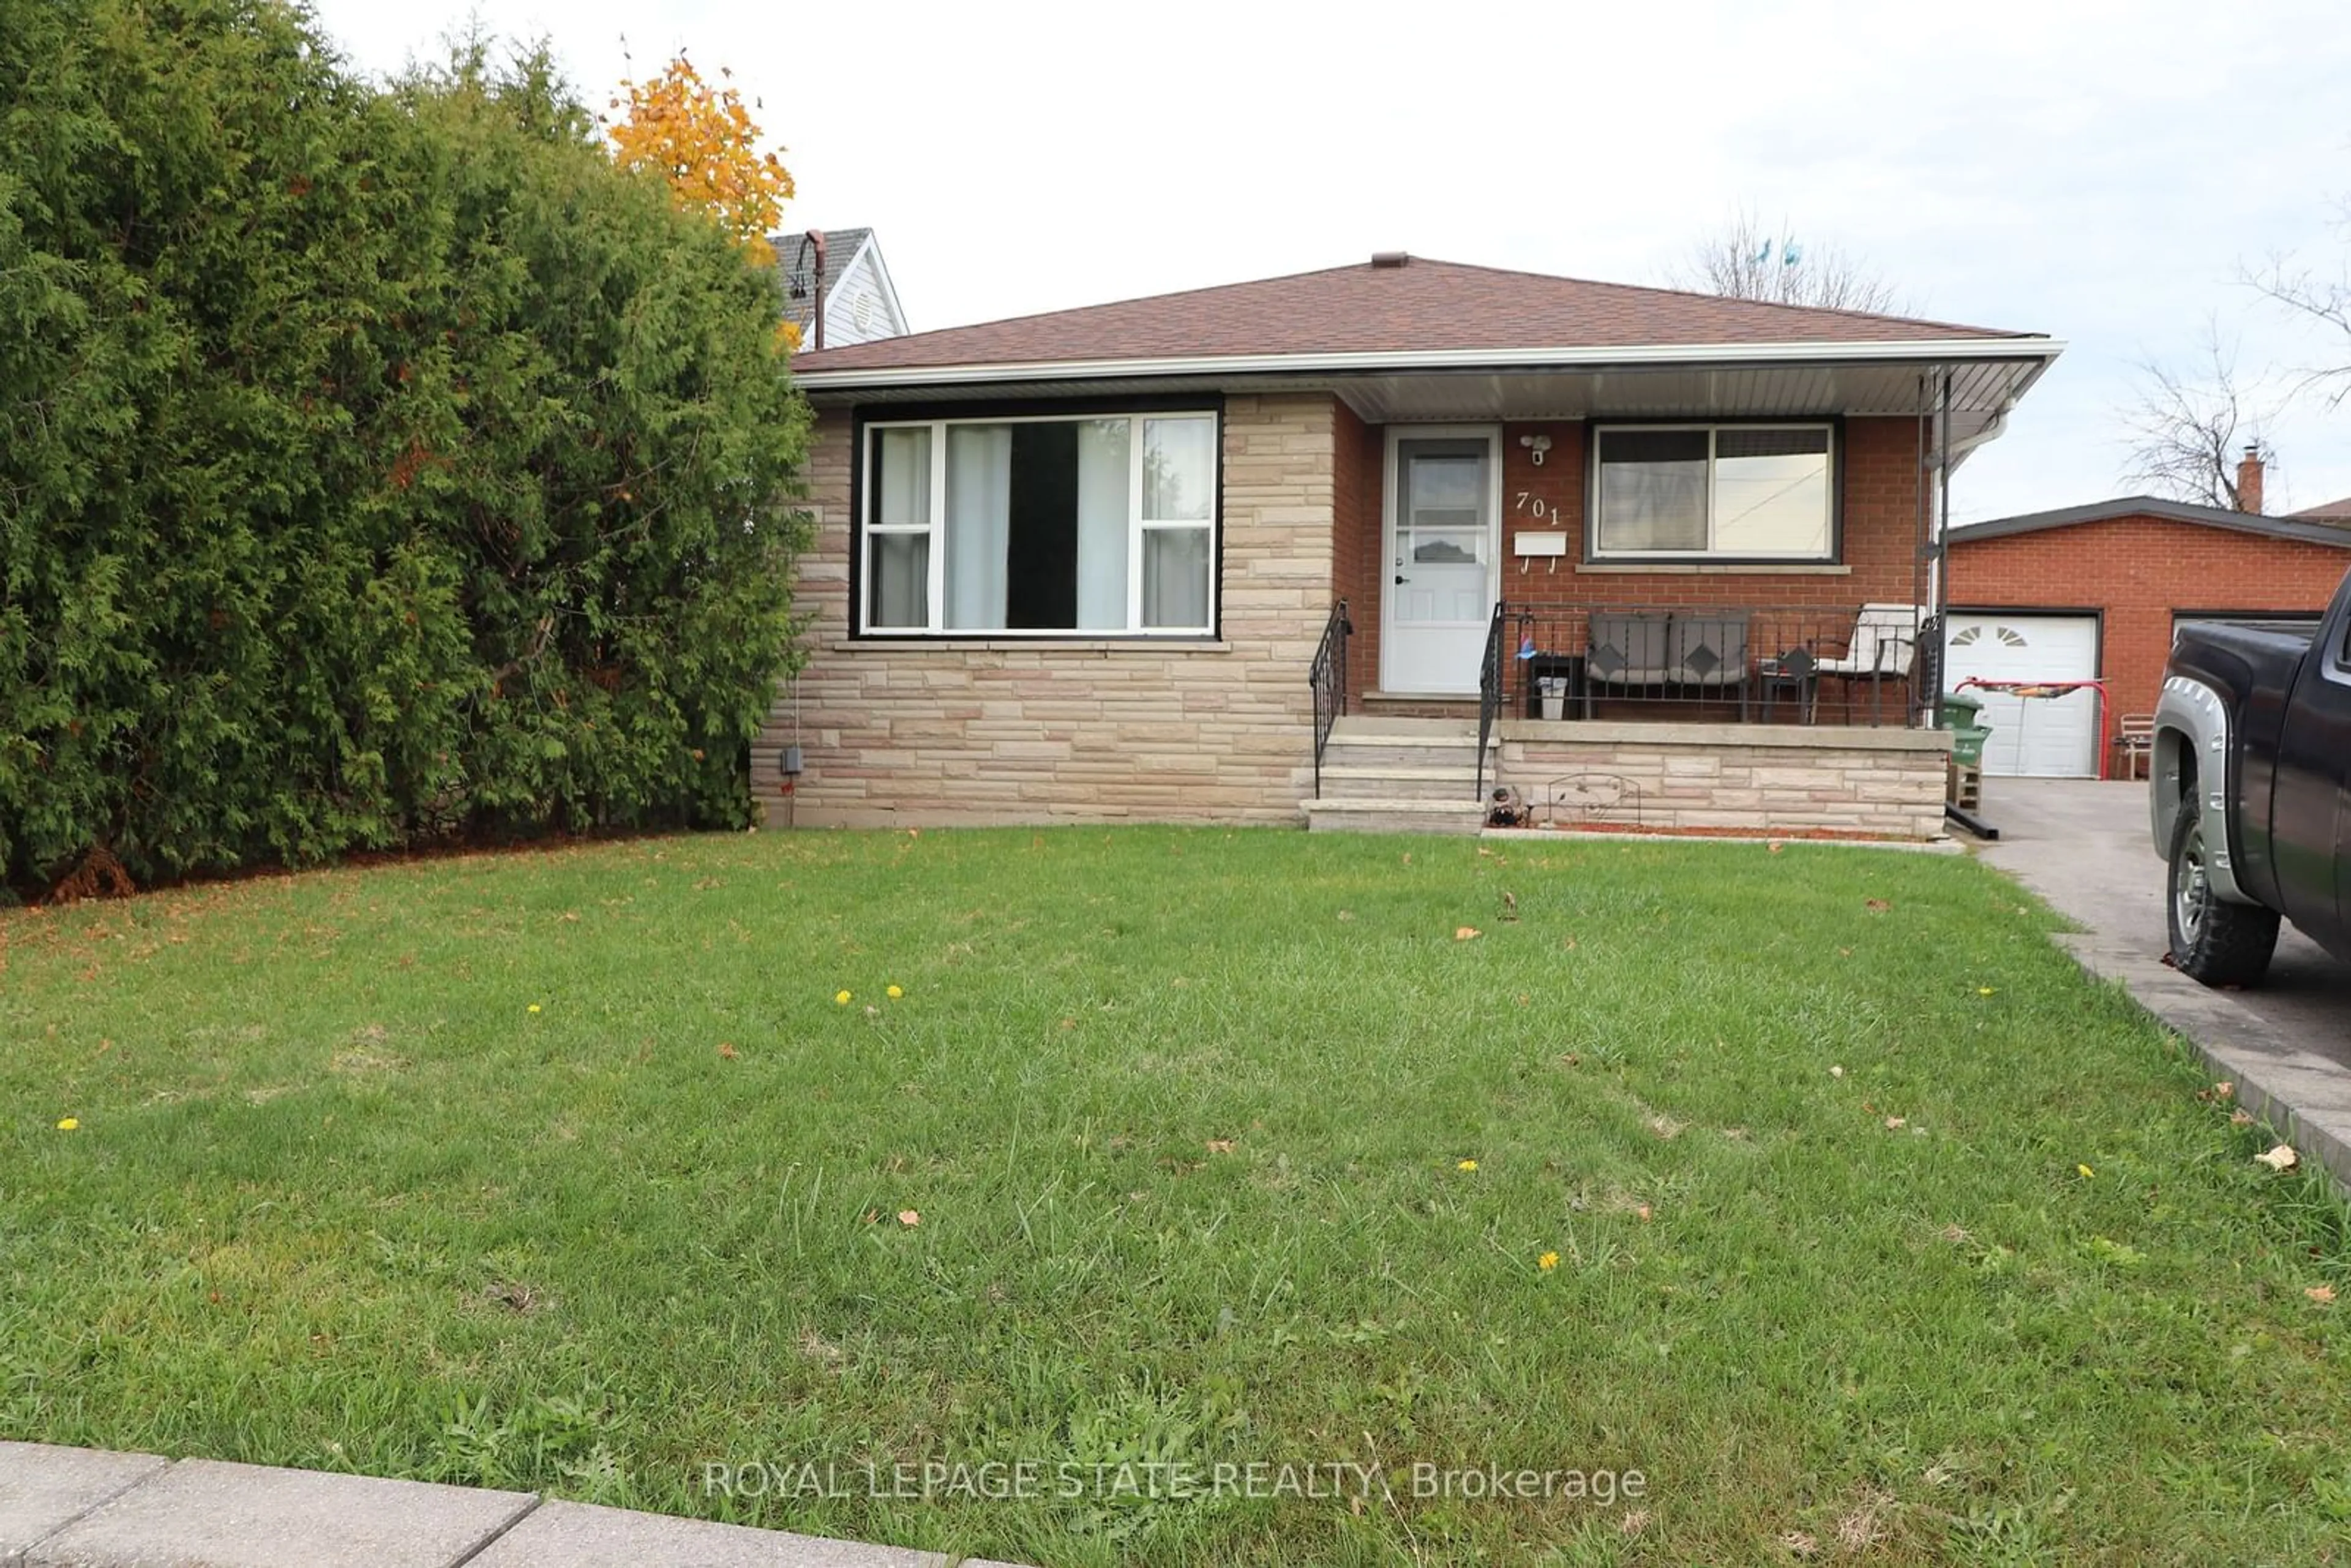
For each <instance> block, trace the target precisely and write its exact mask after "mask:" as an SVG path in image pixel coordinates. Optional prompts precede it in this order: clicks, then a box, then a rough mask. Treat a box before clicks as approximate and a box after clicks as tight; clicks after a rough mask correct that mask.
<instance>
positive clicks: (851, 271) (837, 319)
mask: <svg viewBox="0 0 2351 1568" xmlns="http://www.w3.org/2000/svg"><path fill="white" fill-rule="evenodd" d="M824 238H825V247H824V276H823V277H822V278H821V279H819V278H816V277H814V276H813V274H814V272H815V268H816V247H815V246H814V245H813V244H811V243H810V241H809V239H808V236H807V235H798V234H786V235H776V236H774V238H773V239H772V240H771V241H770V242H769V243H771V244H772V245H774V246H775V247H776V256H777V265H778V267H780V268H781V270H782V272H783V282H784V316H785V319H787V320H789V321H790V322H791V323H792V324H793V325H794V326H795V327H798V328H799V330H800V344H801V347H802V349H803V350H810V351H812V350H814V348H815V345H816V342H817V332H816V326H815V323H816V311H817V305H818V301H819V299H821V300H822V304H823V309H824V334H823V341H824V344H825V347H826V348H827V349H828V350H832V349H841V348H852V347H854V346H856V345H858V344H861V343H871V342H875V341H878V340H881V339H884V338H896V337H903V336H904V335H905V332H906V313H905V311H904V308H901V307H900V305H899V303H898V291H897V288H896V287H895V286H894V285H893V283H892V282H891V280H890V269H889V267H887V266H886V265H885V264H884V263H883V259H882V246H881V242H880V241H879V240H877V239H876V238H875V237H874V235H873V231H872V229H864V228H852V229H829V230H826V231H825V235H824Z"/></svg>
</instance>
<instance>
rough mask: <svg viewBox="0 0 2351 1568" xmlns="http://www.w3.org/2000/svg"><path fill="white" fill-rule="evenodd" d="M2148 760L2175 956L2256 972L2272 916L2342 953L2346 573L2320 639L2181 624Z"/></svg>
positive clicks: (2207, 978) (2350, 883)
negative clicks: (2166, 875) (2151, 763)
mask: <svg viewBox="0 0 2351 1568" xmlns="http://www.w3.org/2000/svg"><path fill="white" fill-rule="evenodd" d="M2148 771H2149V775H2150V777H2151V778H2152V779H2153V780H2154V782H2153V785H2152V787H2151V793H2152V800H2151V807H2152V815H2153V819H2154V822H2153V825H2154V829H2155V843H2156V849H2157V852H2158V853H2160V854H2162V855H2163V857H2164V858H2165V860H2166V861H2167V862H2169V865H2170V868H2171V882H2170V890H2171V896H2170V898H2169V899H2168V901H2167V902H2168V904H2169V906H2170V927H2171V958H2172V962H2173V963H2175V964H2177V965H2178V966H2179V968H2180V969H2181V970H2182V971H2183V972H2184V973H2186V974H2188V975H2190V976H2192V977H2195V978H2196V979H2199V980H2201V981H2202V982H2204V984H2206V985H2208V986H2249V985H2252V984H2253V983H2254V982H2255V981H2257V980H2259V979H2260V978H2261V977H2262V974H2263V973H2264V972H2266V971H2267V970H2268V968H2269V964H2270V955H2271V953H2272V951H2273V949H2274V948H2275V947H2276V946H2277V937H2278V922H2279V920H2280V919H2281V918H2283V919H2287V920H2291V921H2293V922H2294V925H2297V926H2299V927H2301V929H2302V930H2303V931H2304V933H2305V934H2306V935H2308V936H2309V937H2310V939H2311V940H2312V941H2314V942H2315V943H2317V944H2318V945H2319V946H2321V947H2324V948H2325V949H2326V950H2327V951H2328V952H2330V953H2332V954H2334V955H2335V956H2336V957H2338V958H2342V959H2344V960H2346V962H2351V577H2346V579H2345V580H2344V581H2343V585H2342V587H2340V588H2338V589H2336V590H2335V603H2334V605H2333V607H2332V608H2330V609H2329V610H2328V611H2327V612H2326V615H2325V619H2324V620H2322V621H2321V622H2319V625H2318V632H2317V634H2316V635H2315V636H2314V637H2312V636H2305V635H2303V634H2300V633H2296V632H2266V631H2254V630H2251V629H2249V628H2243V627H2236V626H2220V625H2211V624H2201V625H2189V626H2184V627H2182V628H2181V629H2180V631H2179V634H2178V636H2177V637H2176V638H2175V639H2174V640H2173V643H2172V648H2171V663H2170V665H2169V666H2168V668H2167V669H2166V670H2165V672H2164V682H2163V696H2162V699H2161V700H2160V702H2159V703H2158V705H2157V707H2156V714H2155V753H2154V766H2153V767H2152V768H2150V769H2149V770H2148Z"/></svg>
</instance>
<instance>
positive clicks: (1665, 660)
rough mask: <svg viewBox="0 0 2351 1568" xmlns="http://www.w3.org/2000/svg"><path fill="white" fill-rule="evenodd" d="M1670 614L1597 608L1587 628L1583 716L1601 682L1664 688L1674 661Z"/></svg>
mask: <svg viewBox="0 0 2351 1568" xmlns="http://www.w3.org/2000/svg"><path fill="white" fill-rule="evenodd" d="M1670 631H1671V618H1670V617H1668V616H1664V615H1639V614H1630V613H1625V614H1614V613H1608V612H1594V613H1593V616H1592V619H1591V621H1590V622H1589V625H1588V630H1587V632H1586V642H1587V647H1586V650H1585V653H1584V657H1583V716H1584V717H1586V718H1590V717H1591V716H1592V704H1593V697H1594V696H1595V695H1597V692H1598V688H1600V687H1602V686H1625V687H1633V688H1639V687H1645V686H1654V687H1658V688H1663V687H1665V686H1666V685H1669V684H1671V683H1672V681H1673V679H1674V672H1675V665H1674V661H1673V659H1672V657H1671V655H1670V653H1669V651H1668V647H1667V636H1668V633H1669V632H1670Z"/></svg>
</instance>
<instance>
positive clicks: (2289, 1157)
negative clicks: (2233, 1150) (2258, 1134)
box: [2253, 1144, 2302, 1171]
mask: <svg viewBox="0 0 2351 1568" xmlns="http://www.w3.org/2000/svg"><path fill="white" fill-rule="evenodd" d="M2253 1163H2254V1164H2255V1165H2263V1166H2269V1167H2270V1169H2272V1170H2273V1171H2290V1170H2292V1169H2294V1166H2298V1165H2300V1164H2302V1156H2301V1155H2297V1154H2295V1153H2294V1145H2292V1144H2280V1145H2278V1146H2277V1147H2275V1148H2273V1149H2272V1150H2271V1151H2270V1152H2269V1153H2267V1154H2265V1155H2254V1156H2253Z"/></svg>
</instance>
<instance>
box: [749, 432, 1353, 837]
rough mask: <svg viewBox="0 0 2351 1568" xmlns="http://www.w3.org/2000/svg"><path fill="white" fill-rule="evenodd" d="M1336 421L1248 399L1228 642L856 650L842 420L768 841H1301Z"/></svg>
mask: <svg viewBox="0 0 2351 1568" xmlns="http://www.w3.org/2000/svg"><path fill="white" fill-rule="evenodd" d="M1333 414H1334V405H1333V403H1332V400H1331V399H1330V398H1329V397H1327V396H1321V395H1311V396H1310V395H1296V396H1266V397H1233V398H1228V399H1227V400H1226V402H1225V420H1224V508H1223V533H1222V539H1221V544H1222V576H1221V580H1220V582H1219V596H1220V597H1219V611H1220V618H1221V626H1220V635H1219V636H1218V638H1217V640H1215V641H1213V642H1191V643H1165V642H1156V643H1155V642H1150V641H1146V640H1143V639H1128V640H1119V639H1105V640H1093V641H1071V642H1057V643H1040V642H1035V641H1022V640H1012V639H1001V638H999V639H987V638H972V639H966V638H955V639H939V640H935V641H934V640H912V639H890V640H853V639H852V638H851V637H850V635H849V628H850V614H849V611H850V605H849V580H850V567H849V562H850V546H851V538H852V535H851V528H850V522H851V517H850V469H851V465H852V453H851V440H852V434H851V420H850V415H849V413H848V412H847V411H846V410H828V411H826V412H824V413H822V414H821V415H820V418H819V420H818V423H817V432H816V440H815V444H814V449H813V452H812V454H811V455H810V465H809V481H810V496H809V504H810V510H811V511H812V512H813V514H814V516H815V528H816V531H815V538H814V539H813V541H812V544H811V548H810V551H809V553H808V554H807V555H806V556H804V557H803V558H802V560H801V563H800V571H799V601H800V604H801V607H802V608H803V609H804V610H806V611H808V612H810V614H811V615H812V616H813V617H814V623H813V624H812V625H811V626H810V630H809V631H808V632H807V633H806V634H805V636H804V638H803V645H804V646H805V647H806V649H807V650H808V655H809V657H808V663H807V665H806V667H805V668H804V669H803V670H802V672H801V674H800V678H799V692H798V699H799V703H798V706H799V721H798V731H797V733H798V734H799V739H800V743H801V745H802V747H803V748H804V752H805V771H804V772H803V773H802V775H801V777H800V779H799V787H798V789H797V792H796V798H795V800H794V801H793V804H792V808H791V810H790V812H789V817H788V816H787V814H786V812H785V810H783V801H782V800H781V798H780V795H779V784H780V780H779V778H778V773H777V759H776V750H777V747H779V746H781V745H782V744H784V743H785V742H787V741H789V740H790V739H791V738H792V737H793V735H794V733H795V729H794V715H793V700H792V698H793V694H791V693H790V692H789V691H786V692H783V693H779V694H778V699H777V703H776V706H775V711H774V712H773V714H772V715H771V716H770V717H769V721H768V727H767V728H766V729H765V730H764V731H763V732H762V734H761V737H760V741H759V744H758V747H756V748H755V750H754V752H753V759H752V788H753V791H754V793H755V795H756V796H757V798H758V800H760V801H761V802H762V803H763V804H764V805H765V806H766V808H767V810H768V821H770V822H780V821H787V820H789V821H795V822H797V823H798V824H799V825H801V826H813V827H823V826H852V827H860V826H893V825H921V826H929V825H932V824H943V825H944V824H967V825H976V824H982V823H990V822H1022V823H1025V822H1046V821H1113V820H1120V819H1125V820H1132V821H1222V822H1234V821H1279V822H1294V821H1297V820H1298V802H1299V800H1301V798H1302V797H1304V796H1305V795H1306V794H1308V793H1310V792H1311V783H1310V782H1309V780H1310V779H1311V771H1312V763H1313V755H1312V750H1311V731H1312V727H1313V705H1312V698H1311V695H1310V694H1309V692H1308V689H1307V685H1306V672H1307V669H1308V666H1309V665H1310V664H1311V663H1312V661H1313V657H1314V646H1315V643H1316V641H1317V640H1318V639H1319V638H1320V637H1321V636H1322V623H1323V620H1324V617H1325V616H1326V615H1328V613H1329V612H1330V606H1331V601H1332V507H1333V461H1332V441H1333V437H1332V429H1333Z"/></svg>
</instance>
